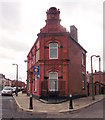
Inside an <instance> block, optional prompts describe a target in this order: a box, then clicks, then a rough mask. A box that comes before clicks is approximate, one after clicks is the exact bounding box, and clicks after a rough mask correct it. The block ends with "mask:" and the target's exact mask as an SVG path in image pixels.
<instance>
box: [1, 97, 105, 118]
mask: <svg viewBox="0 0 105 120" xmlns="http://www.w3.org/2000/svg"><path fill="white" fill-rule="evenodd" d="M0 99H2V118H9V119H11V120H13V119H14V118H18V120H20V119H22V118H24V119H27V120H28V119H31V118H64V120H66V118H71V119H72V118H98V119H97V120H100V119H99V118H103V109H104V111H105V107H103V106H104V105H103V103H105V99H104V100H102V101H100V102H98V103H95V104H93V105H91V106H89V107H87V108H83V109H81V110H78V111H74V112H68V113H57V114H53V113H50V114H48V113H32V112H25V111H21V110H20V109H19V108H17V106H16V103H15V101H14V99H13V97H11V96H3V97H1V98H0ZM0 105H1V104H0ZM0 110H1V107H0ZM19 118H20V119H19ZM71 119H69V120H71ZM16 120H17V119H16ZM34 120H35V119H34ZM37 120H38V119H37ZM41 120H46V119H41ZM54 120H55V119H54ZM59 120H61V119H59ZM82 120H83V119H82ZM95 120H96V119H95Z"/></svg>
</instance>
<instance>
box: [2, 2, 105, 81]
mask: <svg viewBox="0 0 105 120" xmlns="http://www.w3.org/2000/svg"><path fill="white" fill-rule="evenodd" d="M103 1H104V0H44V1H43V0H37V1H36V0H0V73H2V74H4V75H5V77H6V78H9V79H11V80H13V79H15V78H16V66H13V65H12V64H13V63H15V64H18V67H19V68H18V79H19V80H22V81H24V82H25V81H26V79H27V74H26V71H27V63H25V62H24V60H26V59H27V54H28V52H29V51H30V49H31V47H32V45H33V44H34V42H35V41H36V39H37V34H38V33H39V32H40V29H41V28H43V27H44V26H45V24H46V23H45V20H46V11H47V10H48V9H49V8H50V7H56V8H57V9H59V10H60V19H61V25H62V26H64V27H66V29H67V31H69V32H70V26H71V25H75V26H76V27H77V29H78V42H79V44H80V45H81V46H83V47H84V48H85V49H86V51H87V59H86V60H87V66H86V70H87V71H89V72H91V63H90V57H91V55H100V57H101V70H103ZM104 57H105V56H104ZM95 69H96V70H97V71H98V70H99V59H98V58H96V57H94V58H93V71H94V70H95ZM104 70H105V68H104Z"/></svg>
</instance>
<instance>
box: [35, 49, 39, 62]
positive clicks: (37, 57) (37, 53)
mask: <svg viewBox="0 0 105 120" xmlns="http://www.w3.org/2000/svg"><path fill="white" fill-rule="evenodd" d="M38 60H39V50H37V52H36V60H35V61H36V62H38Z"/></svg>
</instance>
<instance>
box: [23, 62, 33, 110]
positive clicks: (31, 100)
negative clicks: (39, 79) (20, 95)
mask: <svg viewBox="0 0 105 120" xmlns="http://www.w3.org/2000/svg"><path fill="white" fill-rule="evenodd" d="M24 62H25V63H27V62H28V61H27V60H24ZM30 74H31V72H30ZM31 76H32V75H31ZM31 80H32V78H31ZM29 109H33V95H32V81H31V93H30V105H29Z"/></svg>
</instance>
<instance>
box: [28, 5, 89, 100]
mask: <svg viewBox="0 0 105 120" xmlns="http://www.w3.org/2000/svg"><path fill="white" fill-rule="evenodd" d="M46 15H47V19H46V25H45V26H44V27H43V28H42V29H40V33H38V34H37V36H38V38H37V40H36V41H35V43H34V45H33V46H32V48H31V50H30V51H29V53H28V56H27V61H28V67H27V93H28V94H30V93H32V94H33V95H34V96H36V97H37V98H40V97H48V96H49V97H50V96H52V97H53V96H57V97H68V96H69V95H70V94H72V95H73V96H83V95H86V94H87V90H86V89H87V88H86V50H85V49H84V48H83V47H82V46H81V45H80V44H79V43H78V33H77V28H76V27H75V26H74V25H72V26H70V32H68V31H67V30H66V28H64V27H63V26H62V25H61V24H60V21H61V19H60V10H59V9H57V8H55V7H51V8H50V9H49V10H47V12H46ZM39 24H40V23H39Z"/></svg>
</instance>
